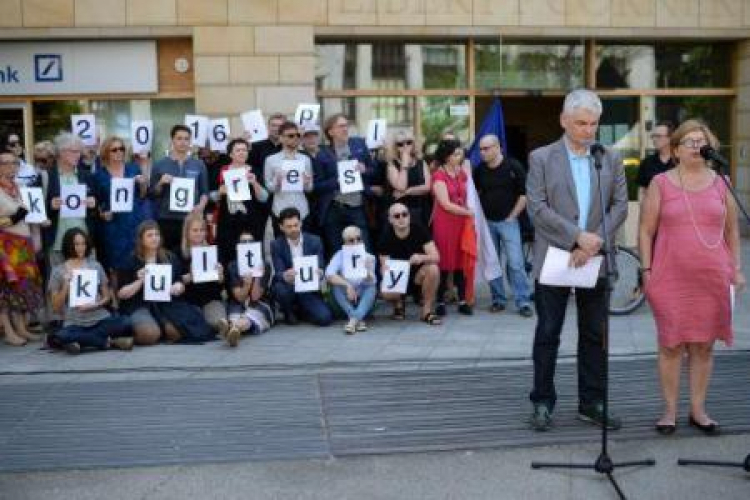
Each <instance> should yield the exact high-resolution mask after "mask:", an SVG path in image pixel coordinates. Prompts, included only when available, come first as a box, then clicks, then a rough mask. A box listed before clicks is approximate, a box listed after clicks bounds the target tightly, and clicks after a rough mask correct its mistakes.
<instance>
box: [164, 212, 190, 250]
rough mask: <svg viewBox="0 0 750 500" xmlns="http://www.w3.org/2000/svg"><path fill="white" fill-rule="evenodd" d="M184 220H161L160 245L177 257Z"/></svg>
mask: <svg viewBox="0 0 750 500" xmlns="http://www.w3.org/2000/svg"><path fill="white" fill-rule="evenodd" d="M184 224H185V220H184V219H161V220H160V221H159V230H160V231H161V245H162V246H163V247H164V248H166V249H167V250H169V251H170V252H172V253H174V254H177V255H179V254H180V253H181V252H180V245H181V244H182V226H183V225H184Z"/></svg>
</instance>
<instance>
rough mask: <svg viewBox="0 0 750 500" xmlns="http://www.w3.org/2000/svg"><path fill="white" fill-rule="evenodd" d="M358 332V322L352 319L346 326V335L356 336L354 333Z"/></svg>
mask: <svg viewBox="0 0 750 500" xmlns="http://www.w3.org/2000/svg"><path fill="white" fill-rule="evenodd" d="M356 331H357V320H356V319H354V318H352V319H350V320H349V321H348V322H347V323H346V325H344V333H346V334H347V335H354V332H356Z"/></svg>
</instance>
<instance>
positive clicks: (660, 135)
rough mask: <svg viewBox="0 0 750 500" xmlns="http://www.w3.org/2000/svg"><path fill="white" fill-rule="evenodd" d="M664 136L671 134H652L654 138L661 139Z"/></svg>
mask: <svg viewBox="0 0 750 500" xmlns="http://www.w3.org/2000/svg"><path fill="white" fill-rule="evenodd" d="M664 137H669V134H651V138H652V139H661V138H664Z"/></svg>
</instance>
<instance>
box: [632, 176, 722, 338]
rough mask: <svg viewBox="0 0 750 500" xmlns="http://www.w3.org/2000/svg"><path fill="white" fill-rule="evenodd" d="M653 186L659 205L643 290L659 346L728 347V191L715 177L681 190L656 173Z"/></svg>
mask: <svg viewBox="0 0 750 500" xmlns="http://www.w3.org/2000/svg"><path fill="white" fill-rule="evenodd" d="M654 182H656V183H657V185H658V186H659V194H660V196H661V206H660V211H659V224H658V227H657V230H656V236H655V242H654V250H653V258H652V262H651V276H650V279H649V282H648V286H647V287H646V290H645V292H646V297H647V298H648V302H649V304H650V305H651V308H652V310H653V313H654V319H655V320H656V328H657V331H658V336H659V345H660V346H664V347H676V346H678V345H680V344H683V343H687V342H710V341H713V340H716V339H720V340H722V341H723V342H724V343H725V344H727V345H731V343H732V322H731V305H730V295H729V285H730V283H731V279H732V276H733V274H734V273H733V271H734V259H733V257H732V254H731V252H730V250H729V246H728V244H727V242H726V239H725V238H724V236H723V232H724V222H725V218H726V215H725V211H726V208H725V204H726V199H727V187H726V185H725V184H724V181H722V180H721V179H719V178H718V176H717V177H716V179H714V182H713V184H711V185H710V186H708V187H707V188H705V189H702V190H700V191H685V192H683V190H682V189H681V188H680V187H679V186H676V185H675V184H673V183H672V181H670V180H669V179H668V178H667V176H666V174H659V175H657V176H656V177H654ZM685 194H687V200H688V202H689V204H690V205H689V206H688V205H687V204H686V201H685ZM691 209H692V214H693V216H692V217H691ZM693 219H694V220H695V224H693ZM696 227H697V231H696ZM698 233H700V236H699V234H698ZM701 238H702V240H703V241H701ZM719 240H720V242H719ZM717 242H719V244H718V246H716V247H715V248H709V246H710V247H714V245H715V244H716V243H717Z"/></svg>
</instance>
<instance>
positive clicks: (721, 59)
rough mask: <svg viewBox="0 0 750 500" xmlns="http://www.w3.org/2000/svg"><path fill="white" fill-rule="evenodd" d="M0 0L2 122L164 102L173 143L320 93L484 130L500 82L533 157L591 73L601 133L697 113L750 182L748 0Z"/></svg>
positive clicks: (387, 113)
mask: <svg viewBox="0 0 750 500" xmlns="http://www.w3.org/2000/svg"><path fill="white" fill-rule="evenodd" d="M0 11H1V12H2V13H3V14H2V16H0V126H2V127H4V128H5V129H12V130H19V131H23V137H24V138H25V141H26V143H27V144H30V143H31V142H32V141H38V140H41V139H47V138H49V137H51V136H52V135H53V134H54V133H55V132H56V131H58V130H60V129H68V128H70V119H69V116H70V114H72V113H92V114H94V115H96V117H97V124H98V126H99V127H100V128H101V129H100V131H99V132H100V134H112V133H117V134H119V135H123V136H125V137H127V136H129V133H130V132H129V126H130V125H129V124H130V122H131V121H133V120H140V119H151V120H153V121H154V126H155V140H156V142H157V146H156V147H157V148H163V147H165V146H166V134H167V132H168V128H169V126H170V125H172V124H173V123H176V122H182V120H183V118H184V115H185V114H191V113H197V114H203V115H208V116H211V117H217V118H218V117H228V118H230V120H231V124H232V129H233V130H234V131H237V130H240V129H241V121H240V119H239V114H240V113H242V112H244V111H247V110H250V109H257V108H259V109H262V110H263V111H264V112H265V113H266V114H268V113H271V112H274V111H281V112H285V113H293V112H294V110H295V108H296V106H297V104H298V103H310V102H316V101H317V102H320V104H321V105H322V109H323V114H324V115H325V114H329V113H332V112H335V111H343V112H346V113H347V114H348V115H350V116H351V118H352V121H353V123H354V124H355V125H356V126H357V128H358V129H359V130H360V131H364V127H365V126H366V123H367V121H368V120H369V119H371V118H385V119H387V120H388V123H389V127H391V128H402V127H409V128H413V129H414V130H415V131H416V133H417V134H418V135H419V136H421V137H423V138H424V139H425V140H427V141H428V142H429V141H434V140H435V139H436V138H437V137H438V136H439V135H440V134H441V133H442V132H443V131H444V130H446V129H450V130H453V131H454V132H455V133H456V134H458V135H459V136H460V137H461V138H462V139H464V140H467V141H468V140H471V139H472V138H473V136H474V133H475V131H476V129H477V128H478V126H479V124H480V122H481V120H482V117H483V116H484V112H485V111H486V110H487V109H488V108H489V106H490V105H491V103H492V100H493V99H494V98H495V97H498V98H500V100H501V102H502V105H503V108H504V111H505V122H506V127H507V136H508V144H509V148H510V150H511V151H510V152H511V154H512V155H513V156H516V157H519V158H522V159H523V158H524V157H525V155H526V153H527V152H528V151H529V150H531V149H533V148H534V147H536V146H538V145H540V144H543V143H545V142H548V141H550V140H552V139H554V138H556V137H557V136H558V135H559V134H560V128H559V120H558V115H559V110H560V106H561V103H562V97H563V96H564V95H565V93H566V92H567V91H568V90H570V89H572V88H576V87H581V86H586V87H589V88H593V89H596V90H597V92H598V93H599V94H600V95H601V97H602V99H603V101H604V104H605V113H604V116H603V118H602V126H601V129H600V137H599V139H600V140H601V141H602V142H603V143H605V144H609V145H613V146H614V147H616V148H618V149H619V150H621V151H622V153H623V156H624V157H626V158H632V159H636V158H640V157H641V156H642V155H643V154H644V153H645V152H646V151H647V150H648V148H649V146H650V140H649V131H650V129H651V127H652V126H653V125H654V123H655V122H656V121H659V120H664V119H668V120H671V121H675V122H679V121H681V120H683V119H685V118H688V117H699V118H702V119H704V120H706V121H707V122H708V123H709V125H710V126H711V127H712V128H713V129H714V130H715V131H716V132H717V134H718V136H719V138H720V140H721V143H722V150H723V152H724V153H725V154H726V155H728V156H729V157H730V159H731V160H732V165H733V172H732V174H733V178H734V181H735V183H736V184H737V185H738V187H739V189H740V191H741V193H742V194H743V196H744V197H745V199H747V198H748V194H750V178H749V177H750V176H749V175H748V173H750V1H747V0H0ZM60 54H62V57H63V58H64V61H63V60H59V61H58V60H56V59H55V58H54V57H46V58H45V56H54V55H60ZM102 54H104V55H102ZM24 61H26V62H24ZM24 64H26V66H24ZM19 68H21V69H19ZM57 77H59V80H58V81H54V80H55V79H56V78H57ZM74 77H75V78H74ZM72 78H74V80H71V79H72ZM45 79H46V81H45Z"/></svg>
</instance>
